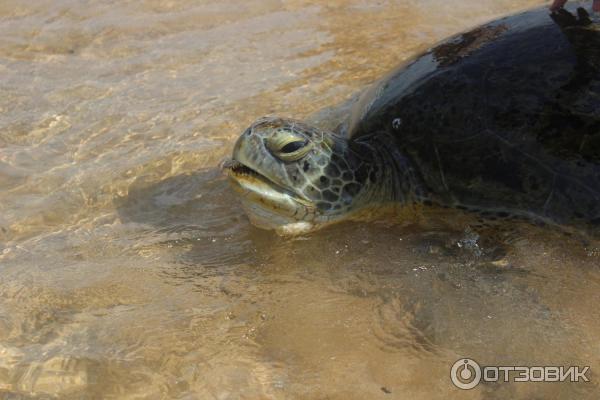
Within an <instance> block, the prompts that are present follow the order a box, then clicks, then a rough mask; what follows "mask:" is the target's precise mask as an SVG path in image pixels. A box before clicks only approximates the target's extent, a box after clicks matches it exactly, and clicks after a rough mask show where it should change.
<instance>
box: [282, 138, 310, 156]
mask: <svg viewBox="0 0 600 400" xmlns="http://www.w3.org/2000/svg"><path fill="white" fill-rule="evenodd" d="M304 146H306V140H297V141H295V142H290V143H288V144H286V145H285V146H283V147H282V148H281V150H280V151H281V152H282V153H293V152H295V151H298V150H300V149H301V148H303V147H304Z"/></svg>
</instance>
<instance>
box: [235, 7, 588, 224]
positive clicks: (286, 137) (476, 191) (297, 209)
mask: <svg viewBox="0 0 600 400" xmlns="http://www.w3.org/2000/svg"><path fill="white" fill-rule="evenodd" d="M572 3H577V2H571V3H570V4H572ZM569 9H570V10H571V11H573V12H574V13H575V15H574V14H571V12H569V11H567V10H565V9H562V10H560V11H558V12H554V13H552V14H551V15H549V14H548V11H547V9H546V8H539V9H534V10H531V11H527V12H524V13H521V14H517V15H513V16H510V17H506V18H502V19H499V20H496V21H493V22H491V23H488V24H485V25H483V26H480V27H478V28H476V29H473V30H471V31H469V32H466V33H463V34H460V35H457V36H454V37H452V38H450V39H449V40H446V41H444V42H442V43H441V44H438V45H436V46H435V47H433V48H431V49H430V50H428V51H426V52H425V53H423V54H421V55H419V56H417V57H415V58H414V59H412V60H410V61H409V62H407V63H406V64H404V65H402V66H401V67H400V68H398V69H397V70H395V71H394V72H392V73H391V74H389V75H388V76H387V77H385V78H383V79H382V80H381V81H379V82H378V83H376V84H375V85H373V86H372V87H371V88H370V89H369V90H366V91H365V92H364V93H363V94H362V95H361V96H360V97H359V99H358V100H357V101H355V103H354V105H353V106H352V108H351V111H350V112H349V115H348V117H347V118H346V121H345V123H343V124H340V126H339V127H338V128H337V129H335V130H333V131H327V130H324V129H320V128H317V127H313V126H310V125H308V124H306V123H303V122H300V121H295V120H290V119H284V118H273V117H268V118H262V119H259V120H258V121H256V122H255V123H253V124H252V125H251V126H250V127H249V128H248V129H247V130H246V131H245V132H243V134H242V135H241V136H240V138H239V139H238V140H237V142H236V144H235V146H234V149H233V157H232V160H231V161H230V162H228V163H226V166H225V167H226V168H225V169H226V170H227V173H228V175H229V177H230V178H231V181H232V184H233V187H234V188H235V189H236V191H237V192H238V193H240V194H241V198H242V203H243V205H244V207H245V209H246V211H247V213H248V215H249V216H250V218H251V220H252V221H253V222H254V223H255V224H256V225H258V226H260V227H264V228H271V229H277V230H279V231H280V232H284V233H285V232H287V233H294V232H303V231H306V230H309V229H314V228H317V227H319V226H323V224H325V223H328V222H332V221H339V220H342V219H346V218H347V217H348V216H350V215H352V214H354V212H356V211H358V210H364V209H366V208H373V207H378V206H380V205H383V204H387V203H398V204H414V203H419V204H423V203H424V204H429V203H432V204H440V205H444V206H445V207H459V208H464V209H469V210H471V209H472V210H480V211H481V210H483V211H485V212H493V213H497V214H499V215H521V216H526V217H531V218H535V219H539V220H543V221H552V222H553V223H558V224H568V225H575V226H585V227H586V228H588V227H590V228H591V229H592V230H593V231H596V229H597V228H598V227H599V226H600V30H599V27H598V24H597V23H594V22H592V20H591V19H590V18H589V15H588V13H587V12H586V11H585V10H584V9H583V8H578V9H577V10H575V9H574V7H573V6H570V7H569Z"/></svg>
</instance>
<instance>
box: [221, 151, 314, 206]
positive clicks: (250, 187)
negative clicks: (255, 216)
mask: <svg viewBox="0 0 600 400" xmlns="http://www.w3.org/2000/svg"><path fill="white" fill-rule="evenodd" d="M222 169H223V170H224V172H225V173H226V174H227V176H229V178H230V180H231V181H232V184H233V188H234V190H235V191H237V192H238V193H239V194H240V195H241V196H242V197H243V199H244V200H246V201H250V202H253V203H257V204H260V205H261V206H262V207H263V208H267V209H270V210H272V211H275V212H277V213H279V214H287V215H296V213H297V212H298V208H300V207H303V208H305V209H311V210H312V209H313V208H314V207H313V206H312V204H311V203H310V202H308V201H307V200H304V199H302V198H300V197H299V196H298V195H297V194H296V193H294V192H293V191H292V190H289V189H287V188H285V187H283V186H281V185H280V184H278V183H276V182H273V181H272V180H271V179H269V178H268V177H266V176H265V175H263V174H261V173H260V172H258V171H256V170H255V169H252V168H251V167H249V166H247V165H246V164H243V163H241V162H240V161H238V160H236V159H230V160H227V161H225V162H224V163H223V164H222Z"/></svg>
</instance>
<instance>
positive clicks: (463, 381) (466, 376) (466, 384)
mask: <svg viewBox="0 0 600 400" xmlns="http://www.w3.org/2000/svg"><path fill="white" fill-rule="evenodd" d="M450 379H452V383H453V384H454V386H456V387H457V388H459V389H463V390H469V389H473V388H474V387H475V386H477V385H478V384H479V381H480V380H481V367H480V366H479V364H477V362H476V361H474V360H471V359H470V358H461V359H460V360H458V361H457V362H455V363H454V365H452V369H451V370H450Z"/></svg>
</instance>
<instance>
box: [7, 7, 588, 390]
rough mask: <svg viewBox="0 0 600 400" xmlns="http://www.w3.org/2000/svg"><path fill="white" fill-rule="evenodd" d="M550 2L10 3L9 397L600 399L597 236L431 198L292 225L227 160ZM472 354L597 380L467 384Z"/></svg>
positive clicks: (486, 359)
mask: <svg viewBox="0 0 600 400" xmlns="http://www.w3.org/2000/svg"><path fill="white" fill-rule="evenodd" d="M537 4H540V2H539V1H537V0H536V1H533V0H531V1H529V0H528V1H516V0H479V1H466V0H462V1H455V2H448V1H442V0H428V1H416V0H412V1H404V2H388V1H377V2H367V1H344V2H341V1H330V2H327V5H324V3H323V2H312V1H300V0H298V1H285V2H281V1H270V0H262V1H233V0H232V1H220V2H216V1H214V2H205V1H158V0H156V1H150V0H147V1H135V2H133V1H118V2H117V1H113V2H108V1H107V2H86V1H74V0H73V1H67V0H59V1H56V0H55V1H36V2H29V3H27V2H22V1H10V0H8V1H4V2H2V3H0V39H1V40H0V77H1V78H0V91H1V94H2V95H1V96H0V265H1V266H0V268H1V269H0V396H1V397H3V398H9V399H29V398H36V399H37V398H61V399H69V398H73V399H81V398H90V399H92V398H123V399H130V398H131V399H132V398H136V399H140V398H144V399H146V398H147V399H153V398H185V399H195V398H199V399H212V398H215V399H284V398H285V399H288V398H292V399H325V398H329V399H376V398H382V399H400V398H403V399H404V398H409V399H438V398H440V399H441V398H465V399H506V398H515V399H516V398H522V399H528V398H534V397H535V398H544V399H546V398H556V399H571V398H590V399H591V398H597V393H598V392H599V390H600V387H599V384H598V382H599V380H598V379H599V378H598V371H600V345H599V343H600V309H599V308H598V306H597V305H598V304H599V303H600V268H598V266H599V264H600V262H599V261H600V246H598V245H597V244H594V243H589V242H587V241H585V240H582V239H581V238H577V237H571V236H567V235H565V234H563V233H560V232H556V231H555V230H554V229H550V228H548V227H535V226H530V225H529V224H526V223H519V224H517V223H510V224H507V223H502V224H499V225H498V226H485V225H480V224H478V223H477V221H474V220H473V218H472V217H471V216H463V215H458V214H457V213H456V212H452V211H435V210H429V211H427V212H426V215H424V216H421V217H420V218H417V217H415V218H414V220H410V221H400V220H399V219H397V218H396V219H391V220H388V221H387V222H385V223H384V222H373V223H368V224H367V223H350V222H349V223H344V224H340V225H337V226H333V227H330V228H328V229H326V230H323V231H319V232H316V233H313V234H310V235H306V236H304V237H299V238H296V239H284V238H280V237H277V236H275V235H274V234H273V233H271V232H266V231H261V230H259V229H256V228H254V227H252V226H251V225H250V224H249V222H248V220H247V218H246V217H245V215H244V214H243V212H242V211H241V209H240V206H239V203H238V201H237V199H236V197H235V195H234V193H233V192H232V191H231V190H230V189H229V187H228V185H227V182H226V180H225V179H224V177H223V176H222V175H221V173H220V171H219V168H218V164H219V162H220V161H221V160H222V158H223V157H224V156H226V155H227V154H228V153H229V152H230V149H231V146H232V144H233V141H234V140H235V138H236V137H237V135H238V133H239V132H241V131H242V130H243V128H244V127H245V126H247V125H248V124H249V123H250V122H251V121H252V120H254V119H255V118H257V117H259V116H262V115H266V114H276V115H284V116H288V117H295V118H305V117H307V116H309V115H311V114H312V113H314V112H316V111H318V110H319V109H321V108H323V107H325V106H328V105H332V104H336V103H339V102H341V101H343V100H344V99H346V98H348V97H349V96H351V95H352V94H353V93H356V92H357V91H358V90H360V89H361V88H363V87H364V86H365V85H366V84H368V83H369V82H372V81H373V80H375V79H377V77H379V76H381V75H382V74H383V73H385V72H386V71H387V70H389V69H391V68H392V67H394V66H395V65H396V64H398V63H400V62H401V61H402V60H404V59H406V58H407V57H410V56H411V55H412V54H414V53H415V52H417V51H418V50H419V49H423V48H426V47H427V46H429V45H431V44H432V43H434V42H435V41H437V40H439V39H441V38H443V37H446V36H448V35H450V34H452V33H455V32H458V31H461V30H463V29H465V28H467V27H469V26H473V25H477V24H479V23H481V22H484V21H486V20H489V19H492V18H495V17H497V16H499V15H503V14H507V13H510V12H513V11H516V10H520V9H523V8H527V7H531V6H533V5H537ZM461 357H471V358H474V359H476V360H477V361H479V362H480V363H482V364H485V365H565V366H569V365H582V366H590V367H591V373H590V374H588V376H589V377H590V378H591V382H589V383H564V384H556V383H553V384H549V383H545V384H544V383H499V384H485V385H483V384H482V385H480V386H479V387H478V388H476V389H474V390H471V391H459V390H458V389H456V388H454V387H453V386H452V384H451V382H450V379H449V373H450V367H451V365H452V364H453V363H454V361H456V360H457V359H459V358H461Z"/></svg>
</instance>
